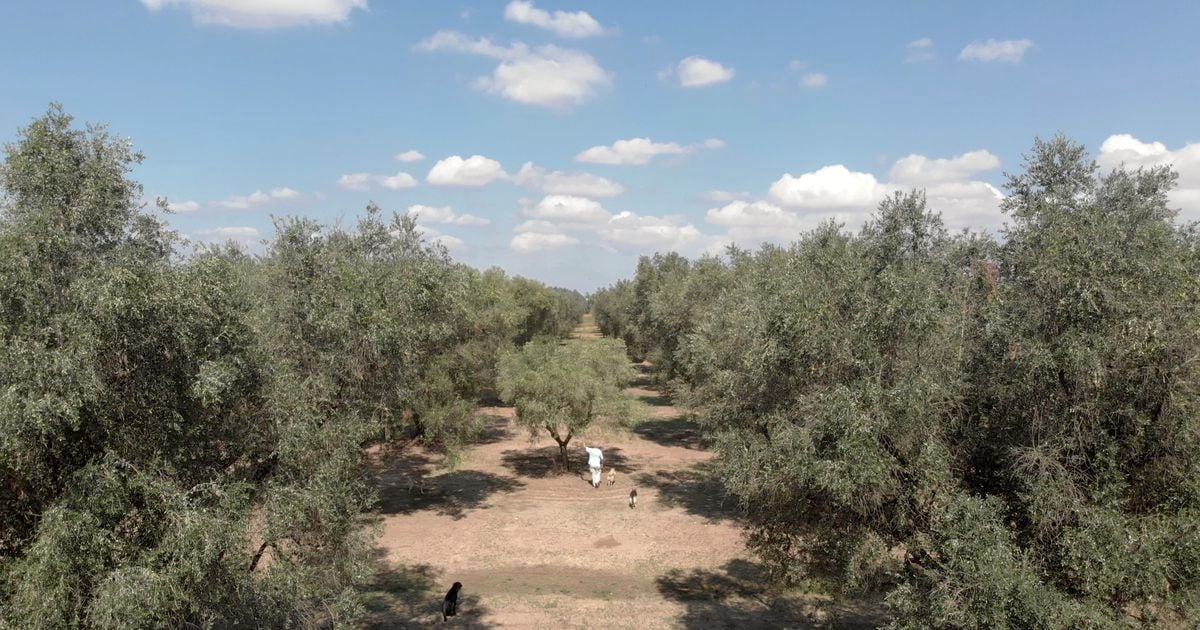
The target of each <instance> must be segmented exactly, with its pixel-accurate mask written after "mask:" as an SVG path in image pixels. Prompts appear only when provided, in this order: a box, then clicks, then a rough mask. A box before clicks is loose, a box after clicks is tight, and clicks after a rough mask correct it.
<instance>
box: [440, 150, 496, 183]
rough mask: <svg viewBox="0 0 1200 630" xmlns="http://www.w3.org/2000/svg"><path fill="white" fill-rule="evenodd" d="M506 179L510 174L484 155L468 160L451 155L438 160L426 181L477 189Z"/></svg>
mask: <svg viewBox="0 0 1200 630" xmlns="http://www.w3.org/2000/svg"><path fill="white" fill-rule="evenodd" d="M506 177H508V174H507V173H505V172H504V169H503V168H502V167H501V166H500V163H499V162H497V161H496V160H493V159H491V158H488V157H484V156H482V155H472V156H471V157H469V158H466V159H464V158H462V157H461V156H458V155H451V156H450V157H448V158H445V159H443V160H438V163H437V164H434V165H433V168H431V169H429V174H428V175H426V176H425V181H427V182H429V183H430V184H434V185H436V186H472V187H475V186H485V185H487V184H489V183H491V182H493V181H495V180H497V179H504V178H506Z"/></svg>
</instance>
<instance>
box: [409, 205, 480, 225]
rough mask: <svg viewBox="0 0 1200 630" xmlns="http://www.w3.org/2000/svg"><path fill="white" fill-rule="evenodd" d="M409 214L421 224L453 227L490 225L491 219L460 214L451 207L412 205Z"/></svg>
mask: <svg viewBox="0 0 1200 630" xmlns="http://www.w3.org/2000/svg"><path fill="white" fill-rule="evenodd" d="M408 214H409V215H410V216H412V217H414V218H416V220H417V222H419V223H421V224H428V223H447V224H453V225H470V226H477V225H488V224H489V223H491V220H490V219H485V218H483V217H477V216H475V215H473V214H465V213H464V214H458V213H456V212H454V210H453V209H452V208H451V207H450V206H440V207H435V206H424V205H420V204H417V205H412V206H409V207H408Z"/></svg>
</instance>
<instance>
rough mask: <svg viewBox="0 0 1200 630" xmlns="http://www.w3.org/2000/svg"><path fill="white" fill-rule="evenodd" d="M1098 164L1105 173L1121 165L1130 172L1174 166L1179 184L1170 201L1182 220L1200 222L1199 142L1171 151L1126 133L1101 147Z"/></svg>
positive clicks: (1110, 139)
mask: <svg viewBox="0 0 1200 630" xmlns="http://www.w3.org/2000/svg"><path fill="white" fill-rule="evenodd" d="M1096 162H1097V164H1099V165H1100V167H1101V168H1102V169H1104V170H1105V171H1108V170H1112V169H1114V168H1117V167H1119V166H1121V165H1122V164H1123V165H1125V167H1126V168H1130V169H1134V168H1139V167H1145V168H1150V167H1154V166H1171V167H1172V168H1174V169H1175V172H1176V173H1179V181H1178V182H1177V186H1176V188H1175V190H1172V191H1171V192H1170V194H1168V196H1167V198H1168V200H1169V201H1170V202H1171V203H1172V204H1173V206H1174V207H1176V208H1178V209H1179V210H1180V215H1181V218H1182V219H1184V220H1189V221H1193V220H1197V219H1200V142H1194V143H1191V144H1185V145H1183V146H1182V147H1180V148H1178V149H1175V150H1171V149H1168V148H1167V145H1165V144H1163V143H1161V142H1142V141H1141V140H1139V139H1137V138H1135V137H1134V136H1132V135H1130V134H1127V133H1121V134H1115V135H1111V136H1109V137H1108V139H1106V140H1105V141H1104V143H1103V144H1102V145H1100V154H1099V155H1098V156H1096Z"/></svg>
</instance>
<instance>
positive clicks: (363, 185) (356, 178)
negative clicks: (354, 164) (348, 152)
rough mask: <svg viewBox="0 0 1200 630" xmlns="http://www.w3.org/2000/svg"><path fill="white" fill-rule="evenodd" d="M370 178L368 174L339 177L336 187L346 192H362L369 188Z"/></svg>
mask: <svg viewBox="0 0 1200 630" xmlns="http://www.w3.org/2000/svg"><path fill="white" fill-rule="evenodd" d="M371 177H372V175H371V174H370V173H350V174H349V175H342V176H341V177H339V178H338V180H337V185H338V186H340V187H342V188H345V189H346V190H353V191H356V192H363V191H365V190H367V189H369V188H370V187H371Z"/></svg>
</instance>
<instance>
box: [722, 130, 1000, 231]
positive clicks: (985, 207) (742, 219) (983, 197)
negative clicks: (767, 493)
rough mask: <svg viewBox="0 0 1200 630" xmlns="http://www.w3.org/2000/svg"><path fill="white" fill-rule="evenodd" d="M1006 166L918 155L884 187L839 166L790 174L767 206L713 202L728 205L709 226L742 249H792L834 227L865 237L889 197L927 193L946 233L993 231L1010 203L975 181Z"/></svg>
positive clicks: (728, 197)
mask: <svg viewBox="0 0 1200 630" xmlns="http://www.w3.org/2000/svg"><path fill="white" fill-rule="evenodd" d="M999 165H1000V160H999V159H998V158H997V157H996V156H995V155H993V154H991V153H990V152H988V151H985V150H978V151H970V152H967V153H963V154H961V155H958V156H955V157H951V158H928V157H926V156H923V155H917V154H913V155H908V156H905V157H903V158H900V159H899V160H897V161H896V162H895V163H894V164H892V166H891V169H890V171H889V173H888V181H880V180H879V179H877V178H876V177H875V175H873V174H871V173H865V172H858V171H852V170H850V169H848V168H846V167H845V166H844V165H841V164H833V165H829V166H823V167H821V168H819V169H816V170H815V171H810V172H806V173H801V174H799V175H793V174H791V173H785V174H784V175H783V176H782V177H780V178H779V179H778V180H776V181H775V182H774V183H773V184H772V185H771V187H770V190H769V191H768V194H767V198H766V199H758V200H754V199H748V198H744V197H743V198H735V197H734V196H733V195H732V194H729V193H726V194H720V195H712V196H710V197H709V198H710V199H711V200H713V201H716V202H718V203H724V204H725V205H723V206H719V207H716V208H712V209H710V210H709V211H708V213H707V214H706V217H705V218H706V221H707V222H708V223H710V224H713V225H718V226H721V227H723V228H725V229H726V231H727V235H728V237H730V238H731V239H733V240H735V241H741V242H742V243H743V244H746V242H747V241H752V242H753V241H773V242H788V241H791V240H794V239H795V238H796V237H797V236H799V235H800V234H801V233H802V232H805V231H807V230H811V229H813V228H816V227H817V226H818V225H820V224H821V223H823V222H826V221H830V220H832V221H834V222H836V223H839V224H842V225H844V226H845V227H846V228H847V229H849V230H858V229H859V228H860V227H861V226H862V224H863V223H864V222H865V221H866V220H867V219H868V218H869V217H870V215H871V214H872V213H873V212H874V211H875V210H876V208H877V207H878V205H879V202H880V201H882V200H883V199H884V198H885V197H887V196H888V195H891V194H892V193H893V192H894V191H897V190H909V189H912V188H920V189H923V190H924V191H925V196H926V202H927V204H928V207H929V208H930V209H931V210H933V211H935V212H938V213H940V214H941V216H942V221H943V222H944V223H945V225H946V227H947V228H949V229H951V230H959V229H963V228H970V229H975V230H993V231H994V230H996V229H998V228H1000V227H1001V225H1002V223H1003V215H1002V214H1001V212H1000V202H1001V201H1002V200H1003V199H1004V195H1003V194H1001V192H1000V191H999V190H998V189H996V187H995V186H992V185H991V184H989V183H987V182H984V181H980V180H977V179H972V178H973V177H974V176H976V175H978V174H979V173H981V172H983V171H987V170H992V169H995V168H996V167H998V166H999ZM715 192H720V191H715Z"/></svg>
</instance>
